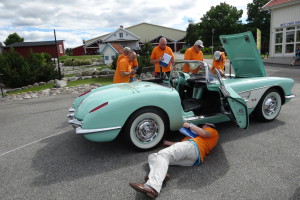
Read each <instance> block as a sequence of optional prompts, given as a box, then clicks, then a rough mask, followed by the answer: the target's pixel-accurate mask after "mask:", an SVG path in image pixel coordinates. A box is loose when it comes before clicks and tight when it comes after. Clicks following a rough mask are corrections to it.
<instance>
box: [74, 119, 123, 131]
mask: <svg viewBox="0 0 300 200" xmlns="http://www.w3.org/2000/svg"><path fill="white" fill-rule="evenodd" d="M68 123H69V124H71V125H72V126H73V128H74V129H75V131H76V134H88V133H97V132H103V131H110V130H116V129H121V128H122V127H121V126H115V127H108V128H97V129H83V128H81V126H82V122H81V121H79V120H77V119H75V118H73V119H70V120H69V121H68Z"/></svg>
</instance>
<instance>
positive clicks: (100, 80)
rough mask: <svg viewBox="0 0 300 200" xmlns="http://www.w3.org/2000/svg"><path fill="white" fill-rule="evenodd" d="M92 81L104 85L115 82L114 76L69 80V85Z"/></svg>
mask: <svg viewBox="0 0 300 200" xmlns="http://www.w3.org/2000/svg"><path fill="white" fill-rule="evenodd" d="M91 83H100V84H101V85H102V86H104V85H109V84H112V83H113V79H112V78H92V79H83V80H77V81H68V85H67V86H68V87H72V86H77V85H84V84H91Z"/></svg>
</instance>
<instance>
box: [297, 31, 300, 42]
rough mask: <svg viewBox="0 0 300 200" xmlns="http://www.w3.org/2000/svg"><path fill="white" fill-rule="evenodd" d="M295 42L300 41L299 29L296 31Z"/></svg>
mask: <svg viewBox="0 0 300 200" xmlns="http://www.w3.org/2000/svg"><path fill="white" fill-rule="evenodd" d="M296 42H300V30H297V31H296Z"/></svg>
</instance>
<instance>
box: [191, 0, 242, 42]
mask: <svg viewBox="0 0 300 200" xmlns="http://www.w3.org/2000/svg"><path fill="white" fill-rule="evenodd" d="M242 14H243V10H238V9H237V8H236V7H234V6H231V5H229V4H227V3H225V2H224V3H220V5H217V6H212V7H211V9H210V10H209V11H208V12H206V14H205V15H204V16H203V17H202V18H201V19H200V21H201V22H199V23H198V24H194V25H191V26H189V27H188V29H187V38H186V40H187V41H189V42H188V43H190V44H193V43H194V42H195V41H196V37H195V35H194V34H193V32H194V33H196V34H197V35H198V38H197V39H201V40H202V41H203V43H204V46H206V47H208V46H211V45H212V37H213V41H214V47H216V46H220V45H221V43H220V40H219V35H223V34H233V33H239V32H243V31H244V30H245V29H244V25H243V24H242V22H241V21H240V18H241V17H242Z"/></svg>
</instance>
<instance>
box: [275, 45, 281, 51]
mask: <svg viewBox="0 0 300 200" xmlns="http://www.w3.org/2000/svg"><path fill="white" fill-rule="evenodd" d="M275 53H282V45H275Z"/></svg>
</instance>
